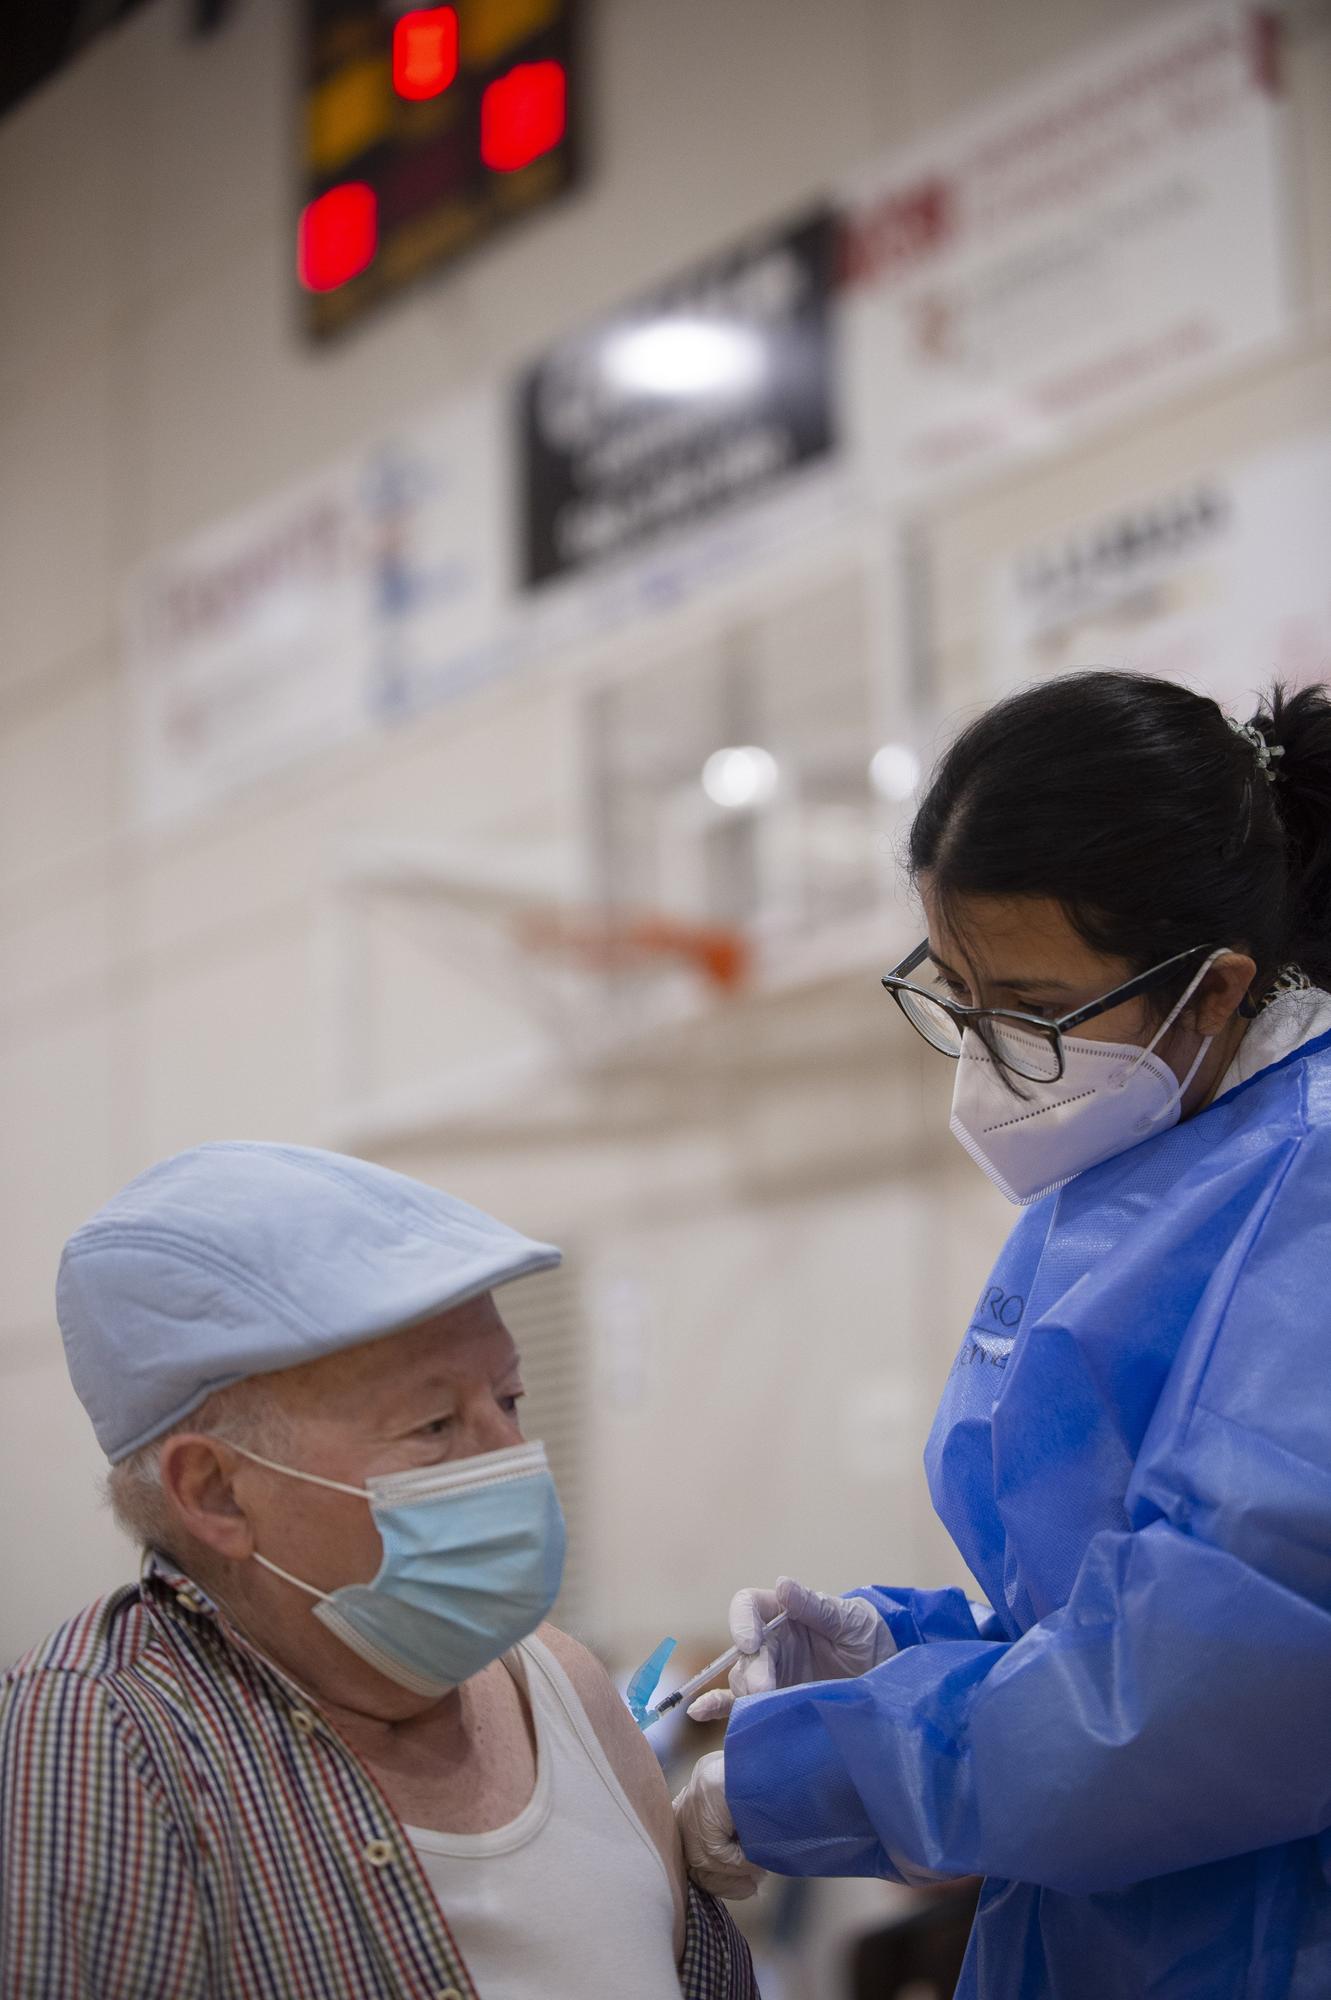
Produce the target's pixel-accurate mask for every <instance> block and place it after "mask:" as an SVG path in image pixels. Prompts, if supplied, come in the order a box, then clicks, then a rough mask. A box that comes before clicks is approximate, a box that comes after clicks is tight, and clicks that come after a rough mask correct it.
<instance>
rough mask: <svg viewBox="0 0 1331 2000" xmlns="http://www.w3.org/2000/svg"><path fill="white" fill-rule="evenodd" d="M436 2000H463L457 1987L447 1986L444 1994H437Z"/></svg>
mask: <svg viewBox="0 0 1331 2000" xmlns="http://www.w3.org/2000/svg"><path fill="white" fill-rule="evenodd" d="M434 2000H462V1995H461V1994H460V1993H459V1992H458V1989H457V1987H456V1986H445V1988H444V1990H443V1992H442V1993H436V1994H435V1996H434Z"/></svg>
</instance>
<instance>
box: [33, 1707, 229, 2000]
mask: <svg viewBox="0 0 1331 2000" xmlns="http://www.w3.org/2000/svg"><path fill="white" fill-rule="evenodd" d="M0 1853H3V1855H4V1859H5V1865H4V1867H3V1869H0V1993H6V1994H10V1993H12V1994H38V1993H42V1994H46V1993H59V1994H61V1995H62V1996H65V1995H67V1996H69V2000H190V1996H192V1995H194V1994H196V1993H197V1992H199V1991H200V1990H201V1989H200V1985H199V1981H200V1980H201V1978H202V1976H203V1972H202V1953H201V1944H200V1936H199V1930H198V1924H197V1914H196V1910H195V1905H194V1900H193V1896H192V1894H191V1884H190V1882H189V1879H188V1877H189V1866H188V1862H187V1859H186V1857H185V1854H184V1852H183V1849H182V1847H181V1843H180V1840H179V1836H178V1834H177V1832H176V1829H175V1826H174V1824H173V1823H172V1821H171V1819H170V1816H169V1813H168V1811H167V1808H166V1805H165V1801H164V1800H163V1799H162V1797H161V1796H160V1793H159V1791H158V1789H157V1787H156V1785H155V1783H154V1781H153V1778H152V1773H151V1770H150V1768H149V1764H148V1759H147V1756H146V1753H145V1752H144V1751H143V1748H142V1745H141V1744H139V1743H138V1742H137V1740H136V1739H135V1736H134V1732H133V1729H132V1726H131V1725H130V1724H129V1723H128V1721H127V1719H126V1718H125V1717H124V1715H123V1714H121V1713H120V1711H119V1710H118V1709H117V1706H116V1703H115V1700H114V1697H112V1696H111V1695H110V1693H109V1692H108V1690H107V1689H106V1687H105V1686H104V1684H103V1683H101V1682H99V1681H97V1680H95V1679H93V1678H91V1677H89V1676H85V1675H82V1674H79V1673H76V1672H73V1671H69V1670H61V1669H53V1670H46V1671H43V1672H40V1673H34V1674H25V1675H22V1676H19V1677H16V1678H15V1679H13V1680H11V1681H10V1682H9V1683H8V1684H7V1685H5V1686H4V1687H3V1689H0Z"/></svg>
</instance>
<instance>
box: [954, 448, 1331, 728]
mask: <svg viewBox="0 0 1331 2000" xmlns="http://www.w3.org/2000/svg"><path fill="white" fill-rule="evenodd" d="M1328 549H1331V436H1326V437H1319V438H1314V439H1310V440H1299V441H1297V442H1294V443H1291V444H1287V445H1283V446H1281V447H1280V448H1278V449H1276V450H1272V451H1269V452H1264V453H1263V454H1262V455H1261V456H1260V457H1255V458H1252V459H1250V460H1248V461H1246V462H1245V463H1243V464H1241V465H1239V466H1237V467H1235V468H1233V469H1231V470H1229V471H1225V472H1217V473H1214V474H1211V475H1208V476H1207V477H1205V478H1202V479H1197V480H1192V481H1188V482H1186V483H1181V484H1179V485H1178V486H1176V487H1173V488H1170V489H1168V490H1166V491H1163V492H1161V493H1158V494H1155V495H1152V496H1150V497H1148V498H1146V499H1144V500H1143V501H1141V502H1140V504H1138V505H1135V506H1132V507H1126V508H1122V509H1120V510H1118V511H1117V512H1115V513H1112V514H1108V515H1105V516H1103V517H1102V518H1100V519H1099V520H1096V521H1091V522H1087V523H1084V524H1082V525H1080V526H1077V527H1074V528H1072V529H1069V531H1068V532H1067V534H1065V535H1060V536H1058V537H1057V538H1056V539H1054V540H1051V541H1049V542H1047V543H1045V544H1044V545H1042V546H1041V547H1038V548H1033V549H1027V550H1024V551H1022V553H1021V554H1019V555H1018V556H1016V557H1015V558H1013V559H1012V560H1010V561H1008V562H1006V563H1004V564H1003V566H1002V568H1001V569H1000V570H998V571H997V572H996V573H995V575H994V577H993V579H992V583H991V592H990V609H991V618H990V631H991V634H992V645H991V655H990V661H989V666H990V673H991V687H992V689H993V691H994V692H995V693H999V692H1002V691H1004V690H1006V689H1007V688H1010V687H1013V686H1015V685H1016V684H1018V683H1019V682H1022V681H1026V680H1030V679H1032V678H1034V677H1037V676H1042V675H1045V674H1051V673H1061V672H1064V671H1066V670H1067V669H1069V668H1073V667H1091V666H1100V667H1122V668H1130V669H1132V670H1133V671H1136V672H1140V673H1150V674H1160V675H1163V676H1164V678H1165V679H1167V680H1181V681H1184V682H1186V683H1187V684H1188V685H1189V686H1192V687H1196V688H1198V689H1200V690H1201V691H1202V692H1203V693H1205V694H1210V695H1213V696H1214V697H1215V698H1216V699H1217V700H1218V701H1220V702H1222V703H1223V704H1224V705H1225V706H1226V707H1227V708H1229V709H1231V710H1232V711H1233V712H1234V713H1236V714H1238V715H1240V716H1247V715H1248V714H1249V713H1250V712H1251V710H1252V708H1253V706H1254V705H1255V703H1254V697H1255V695H1256V694H1257V693H1259V692H1260V691H1261V690H1263V689H1264V688H1265V687H1267V686H1268V685H1269V683H1270V681H1271V680H1272V679H1273V677H1275V676H1277V675H1278V676H1279V677H1280V678H1282V679H1284V680H1287V681H1292V682H1296V683H1301V682H1307V681H1311V680H1319V679H1328V678H1331V564H1329V563H1328V561H1327V550H1328Z"/></svg>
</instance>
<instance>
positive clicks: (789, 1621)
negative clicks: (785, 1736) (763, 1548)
mask: <svg viewBox="0 0 1331 2000" xmlns="http://www.w3.org/2000/svg"><path fill="white" fill-rule="evenodd" d="M780 1611H784V1612H785V1613H786V1614H787V1616H786V1622H785V1624H784V1625H782V1626H781V1627H780V1629H779V1630H778V1631H776V1632H773V1633H772V1635H771V1637H770V1638H769V1639H764V1638H763V1627H764V1626H765V1625H770V1624H771V1622H772V1620H773V1619H774V1618H775V1617H776V1615H777V1613H778V1612H780ZM730 1637H731V1640H732V1642H733V1643H734V1644H735V1645H736V1646H738V1647H739V1648H740V1649H741V1654H742V1657H741V1658H740V1659H738V1660H736V1662H735V1664H734V1666H733V1667H732V1668H731V1669H730V1691H729V1692H728V1693H727V1691H726V1689H725V1688H711V1689H709V1690H708V1692H707V1693H706V1694H700V1695H699V1696H698V1698H697V1700H696V1701H693V1702H690V1704H689V1714H690V1715H691V1716H692V1717H693V1720H694V1721H695V1722H715V1721H717V1720H718V1719H719V1718H720V1717H721V1716H723V1715H729V1713H730V1711H731V1709H732V1708H733V1706H734V1704H735V1701H736V1700H737V1698H738V1697H739V1696H740V1695H745V1694H770V1693H771V1691H772V1689H773V1688H779V1687H799V1686H801V1685H802V1684H803V1683H804V1682H805V1681H840V1680H850V1679H852V1678H853V1677H854V1676H855V1675H856V1674H865V1673H868V1671H869V1669H870V1667H878V1666H881V1665H882V1663H883V1661H884V1660H890V1659H891V1657H892V1655H893V1654H894V1653H895V1652H896V1650H897V1649H896V1644H895V1642H894V1640H893V1638H892V1634H891V1633H890V1632H889V1631H888V1629H887V1625H886V1624H885V1622H884V1621H883V1619H882V1618H880V1616H879V1615H878V1613H877V1612H876V1611H875V1610H874V1608H873V1606H872V1604H866V1603H865V1601H864V1599H863V1598H862V1597H829V1596H827V1595H826V1593H825V1592H823V1591H821V1590H807V1589H806V1588H805V1586H804V1585H803V1584H802V1583H796V1581H795V1579H794V1577H791V1576H782V1577H778V1578H777V1585H776V1589H775V1590H741V1591H737V1592H736V1594H735V1596H734V1598H733V1599H732V1600H731V1605H730Z"/></svg>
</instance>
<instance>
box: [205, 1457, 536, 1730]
mask: <svg viewBox="0 0 1331 2000" xmlns="http://www.w3.org/2000/svg"><path fill="white" fill-rule="evenodd" d="M235 1449H236V1450H238V1451H241V1452H243V1453H244V1456H245V1457H246V1458H252V1459H253V1460H254V1462H255V1464H256V1465H266V1466H268V1467H269V1469H270V1470H271V1471H273V1472H285V1473H286V1474H288V1476H289V1477H290V1478H292V1479H304V1480H307V1481H308V1482H309V1483H310V1484H311V1485H313V1486H329V1487H331V1488H332V1489H333V1491H334V1492H336V1493H354V1494H356V1495H357V1496H358V1497H359V1498H361V1499H364V1500H368V1501H369V1503H370V1507H371V1509H372V1511H373V1514H374V1523H375V1526H376V1527H377V1528H378V1530H379V1534H380V1537H381V1539H382V1541H383V1545H384V1559H383V1562H382V1563H381V1564H380V1566H379V1571H378V1574H377V1575H376V1576H375V1577H374V1579H373V1581H372V1582H370V1583H348V1584H343V1585H341V1586H340V1588H338V1589H337V1590H333V1591H322V1590H316V1589H315V1588H314V1586H313V1585H312V1584H308V1583H303V1582H302V1581H301V1579H300V1578H299V1577H298V1576H292V1575H290V1574H289V1572H288V1571H286V1570H284V1569H279V1568H278V1566H277V1564H276V1563H275V1562H270V1561H269V1560H268V1558H267V1556H261V1555H259V1554H258V1553H257V1552H256V1553H255V1557H254V1560H255V1561H256V1562H258V1563H262V1564H263V1567H264V1568H265V1569H268V1570H271V1571H272V1572H273V1574H274V1575H275V1576H280V1577H282V1578H284V1579H285V1581H286V1582H287V1583H294V1584H295V1585H296V1587H297V1589H299V1590H305V1591H308V1592H309V1594H310V1596H311V1597H317V1598H318V1600H319V1602H318V1604H317V1605H316V1606H315V1609H314V1615H315V1617H316V1618H318V1619H319V1620H320V1621H321V1623H323V1624H324V1625H326V1626H327V1627H328V1629H329V1631H330V1632H334V1633H336V1635H337V1637H338V1638H339V1639H341V1641H342V1642H343V1644H344V1645H346V1646H349V1647H350V1648H351V1650H352V1652H353V1653H358V1654H359V1655H360V1657H361V1659H363V1660H367V1661H368V1662H369V1664H370V1665H371V1666H372V1667H375V1668H377V1670H378V1671H379V1672H380V1673H381V1674H385V1675H386V1676H387V1677H388V1679H389V1680H392V1681H396V1682H397V1683H398V1685H399V1686H400V1687H405V1688H409V1689H410V1690H411V1692H412V1693H413V1694H420V1695H441V1694H447V1693H448V1691H449V1690H450V1689H451V1688H455V1687H460V1686H461V1684H462V1682H463V1681H465V1680H470V1678H471V1676H472V1675H473V1674H477V1673H479V1672H480V1671H481V1669H482V1667H488V1666H489V1664H490V1662H491V1661H492V1660H497V1659H498V1658H499V1657H500V1655H501V1654H503V1653H506V1652H507V1651H508V1650H509V1648H510V1647H511V1646H515V1645H516V1644H517V1643H518V1641H519V1639H525V1638H526V1637H527V1635H528V1634H529V1633H531V1632H534V1631H535V1630H536V1627H537V1626H538V1625H539V1624H540V1623H541V1620H542V1619H543V1618H545V1617H547V1616H548V1614H549V1611H550V1608H551V1606H552V1605H553V1603H554V1601H555V1598H556V1597H557V1596H558V1595H559V1584H560V1579H561V1577H562V1575H563V1570H564V1516H563V1514H562V1512H561V1511H560V1506H559V1496H558V1494H557V1493H556V1492H555V1483H554V1480H553V1479H552V1478H551V1476H550V1468H549V1466H548V1464H547V1463H546V1457H545V1446H544V1445H543V1444H519V1445H513V1446H512V1447H511V1448H509V1449H508V1450H506V1451H487V1452H483V1453H481V1454H480V1455H479V1456H477V1457H475V1458H465V1459H462V1460H460V1461H454V1462H453V1463H451V1464H449V1463H446V1464H443V1465H428V1466H424V1467H422V1468H421V1469H419V1470H418V1471H414V1472H391V1473H386V1474H382V1475H380V1476H377V1477H374V1478H371V1479H367V1481H366V1482H365V1485H364V1486H363V1487H362V1486H346V1485H344V1484H343V1483H342V1481H341V1480H339V1479H325V1478H323V1477H322V1476H321V1475H320V1474H319V1473H316V1472H301V1471H298V1470H297V1468H296V1467H295V1466H294V1465H279V1464H278V1463H277V1462H276V1461H275V1460H274V1459H271V1458H261V1457H260V1456H259V1454H258V1452H254V1451H245V1450H244V1447H243V1446H241V1445H237V1446H236V1447H235Z"/></svg>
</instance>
